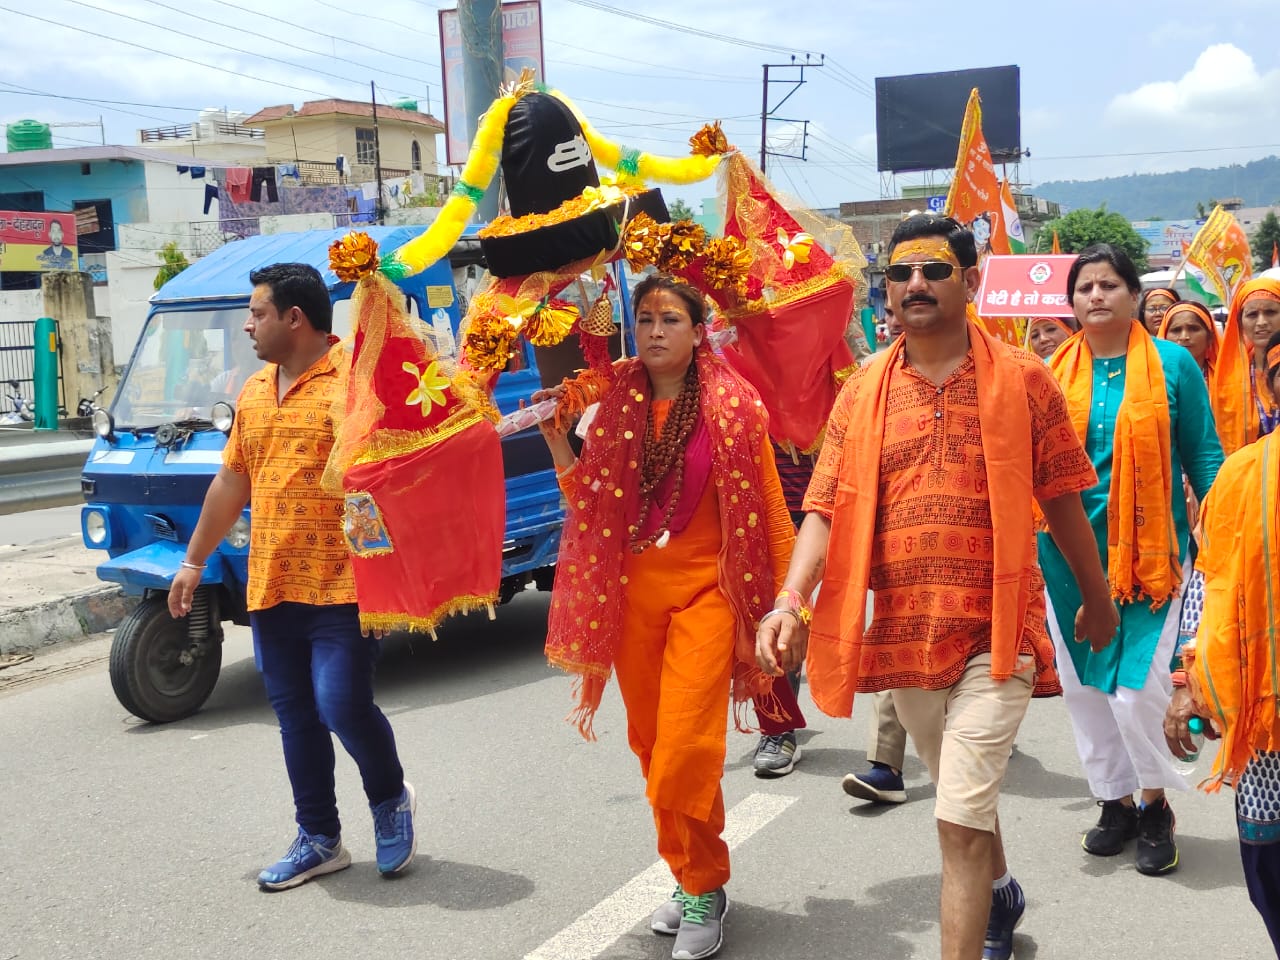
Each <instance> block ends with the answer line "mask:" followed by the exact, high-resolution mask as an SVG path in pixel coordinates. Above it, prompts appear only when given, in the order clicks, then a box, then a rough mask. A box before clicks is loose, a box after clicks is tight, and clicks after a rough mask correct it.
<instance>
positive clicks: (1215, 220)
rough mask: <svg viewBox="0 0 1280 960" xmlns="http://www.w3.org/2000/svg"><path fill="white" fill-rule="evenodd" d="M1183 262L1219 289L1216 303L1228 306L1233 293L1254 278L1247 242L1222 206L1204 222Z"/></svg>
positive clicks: (1239, 227)
mask: <svg viewBox="0 0 1280 960" xmlns="http://www.w3.org/2000/svg"><path fill="white" fill-rule="evenodd" d="M1186 258H1187V261H1188V262H1189V263H1194V264H1195V265H1196V266H1197V267H1199V268H1200V269H1201V270H1203V271H1204V272H1205V275H1206V277H1208V279H1209V280H1210V281H1211V282H1212V283H1213V285H1214V286H1215V287H1217V289H1218V299H1220V300H1221V301H1222V302H1223V303H1230V302H1231V295H1232V293H1234V292H1235V289H1236V287H1237V286H1239V285H1240V284H1242V283H1244V281H1246V280H1248V279H1249V278H1250V277H1251V276H1252V275H1253V262H1252V255H1251V254H1250V252H1249V238H1248V236H1246V235H1245V232H1244V229H1243V228H1242V227H1241V226H1240V224H1239V223H1237V222H1236V218H1235V217H1233V216H1232V215H1231V214H1230V213H1228V212H1227V211H1226V210H1224V209H1222V206H1221V205H1218V206H1216V207H1214V208H1213V213H1211V214H1209V218H1208V219H1207V220H1205V222H1204V226H1202V227H1201V228H1200V230H1199V232H1197V233H1196V235H1195V236H1194V237H1193V238H1192V240H1191V244H1190V245H1189V246H1188V247H1187V252H1186Z"/></svg>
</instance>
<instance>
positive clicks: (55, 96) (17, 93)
mask: <svg viewBox="0 0 1280 960" xmlns="http://www.w3.org/2000/svg"><path fill="white" fill-rule="evenodd" d="M0 83H2V84H4V85H5V86H7V87H16V88H18V89H14V90H0V94H4V95H7V96H13V97H47V98H49V99H52V100H71V101H74V102H76V103H86V104H90V105H93V106H97V105H101V104H104V103H105V104H124V105H127V106H130V107H153V108H154V109H156V110H174V111H178V112H184V111H191V112H195V111H197V110H200V109H202V108H200V107H175V106H171V105H169V104H164V103H135V102H133V101H132V100H96V99H94V98H93V97H72V96H67V95H65V94H61V93H49V92H48V91H46V90H36V89H34V88H32V87H21V86H20V85H19V84H16V83H10V82H9V81H8V80H0ZM107 109H108V111H109V112H110V113H126V114H128V115H129V116H131V117H142V118H143V119H144V120H169V119H171V118H170V117H157V116H155V115H154V114H150V113H138V112H137V111H136V110H119V109H116V108H114V107H108V108H107Z"/></svg>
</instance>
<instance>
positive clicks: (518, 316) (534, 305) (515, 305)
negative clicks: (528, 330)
mask: <svg viewBox="0 0 1280 960" xmlns="http://www.w3.org/2000/svg"><path fill="white" fill-rule="evenodd" d="M493 301H494V305H495V306H496V307H497V308H498V309H497V313H498V315H499V316H501V317H502V319H503V320H504V321H505V322H506V323H507V324H509V325H510V327H511V329H512V330H514V331H515V332H516V333H519V332H520V330H521V328H523V327H524V325H525V321H526V320H528V319H529V318H530V317H531V316H533V314H534V313H535V312H536V311H537V309H538V301H536V300H527V299H525V298H524V297H521V298H519V299H517V298H515V297H511V296H508V295H507V294H505V293H499V294H497V295H496V296H495V297H494V298H493Z"/></svg>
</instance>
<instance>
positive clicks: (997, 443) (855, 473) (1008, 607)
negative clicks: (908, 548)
mask: <svg viewBox="0 0 1280 960" xmlns="http://www.w3.org/2000/svg"><path fill="white" fill-rule="evenodd" d="M905 343H906V338H905V337H899V338H898V340H897V341H896V342H895V343H894V344H893V346H892V347H890V348H889V349H888V350H886V351H884V352H883V353H881V354H878V355H877V356H876V358H875V359H874V360H872V362H871V364H870V366H868V368H867V371H866V373H865V374H863V376H862V378H861V379H860V380H859V381H858V396H857V399H856V401H855V403H854V407H853V412H852V414H851V416H850V418H849V430H848V432H847V433H846V434H845V442H844V453H843V460H842V471H841V476H840V479H839V483H838V485H837V488H836V498H835V509H834V511H833V513H832V518H831V537H830V540H829V541H828V543H827V566H826V573H825V575H824V576H823V581H822V590H821V592H820V593H819V594H818V603H817V606H816V608H815V609H814V615H813V626H812V628H811V630H810V640H809V654H808V660H807V666H808V670H809V690H810V693H811V694H812V696H813V701H814V703H816V704H817V705H818V708H819V709H820V710H822V711H823V712H824V713H826V714H828V715H829V716H834V717H847V716H849V715H850V714H851V713H852V711H853V698H854V693H855V691H856V690H857V688H858V678H859V676H860V674H861V672H862V637H863V634H864V632H865V628H866V598H867V590H868V588H869V587H870V584H871V543H872V532H873V531H874V530H875V526H876V504H877V502H878V501H879V498H880V451H881V447H882V445H883V443H884V425H885V409H886V405H887V402H888V396H889V381H890V378H891V375H892V372H893V370H894V368H895V366H896V365H898V364H899V363H901V362H902V359H903V352H904V349H905ZM969 345H970V349H971V350H972V351H973V361H974V370H975V374H976V377H977V381H978V419H979V426H980V429H981V431H982V454H983V457H984V459H985V460H986V473H987V483H988V485H989V486H988V490H989V493H990V498H991V532H992V537H993V538H994V556H993V558H992V583H991V599H992V603H991V676H992V677H994V678H995V679H997V680H1006V679H1008V678H1009V677H1010V676H1012V675H1013V673H1014V669H1015V667H1016V666H1017V660H1018V649H1019V647H1020V646H1021V643H1022V630H1023V623H1024V620H1025V616H1026V610H1027V604H1028V602H1029V601H1030V596H1031V580H1032V574H1033V571H1034V569H1035V566H1036V556H1035V540H1034V526H1033V523H1032V516H1031V502H1032V482H1031V481H1032V477H1031V451H1032V441H1031V412H1030V410H1029V409H1028V408H1027V402H1026V396H1027V385H1026V380H1025V379H1024V377H1023V375H1022V369H1021V368H1020V367H1019V366H1018V364H1017V363H1015V362H1013V361H1011V360H1010V359H1008V355H1007V353H1006V352H1005V351H1007V350H1009V349H1010V348H1008V347H1006V346H1005V345H1004V344H1003V343H1002V342H1001V341H999V340H998V339H997V338H995V337H993V336H992V335H991V334H989V333H988V332H987V331H986V330H984V329H983V328H982V327H981V326H979V325H978V324H976V323H974V322H973V321H972V320H971V321H970V322H969ZM1010 398H1017V400H1018V401H1019V402H1017V403H1014V402H1011V399H1010Z"/></svg>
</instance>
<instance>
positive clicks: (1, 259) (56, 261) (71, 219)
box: [0, 210, 80, 273]
mask: <svg viewBox="0 0 1280 960" xmlns="http://www.w3.org/2000/svg"><path fill="white" fill-rule="evenodd" d="M78 269H80V266H79V257H78V251H77V249H76V215H75V214H74V213H24V212H19V211H14V210H0V271H4V272H6V273H10V272H16V271H24V272H35V271H40V270H78Z"/></svg>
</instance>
